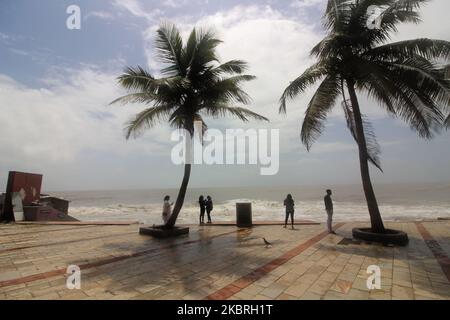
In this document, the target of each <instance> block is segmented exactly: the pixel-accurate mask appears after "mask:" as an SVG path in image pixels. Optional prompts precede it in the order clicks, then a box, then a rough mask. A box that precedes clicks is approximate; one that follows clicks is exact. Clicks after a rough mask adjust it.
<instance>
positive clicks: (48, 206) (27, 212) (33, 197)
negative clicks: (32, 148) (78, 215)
mask: <svg viewBox="0 0 450 320" xmlns="http://www.w3.org/2000/svg"><path fill="white" fill-rule="evenodd" d="M41 186H42V175H41V174H35V173H25V172H18V171H10V172H9V176H8V183H7V186H6V193H5V198H4V205H3V210H2V212H0V214H1V215H0V220H2V221H14V211H13V205H12V195H13V194H14V193H19V194H20V195H21V198H22V205H23V212H24V217H25V220H29V221H61V220H64V221H67V220H69V221H71V220H76V219H74V218H72V217H70V216H69V215H68V214H67V213H68V207H69V201H67V200H64V199H59V198H56V197H50V196H44V197H41Z"/></svg>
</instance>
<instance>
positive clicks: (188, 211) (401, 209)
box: [70, 199, 450, 224]
mask: <svg viewBox="0 0 450 320" xmlns="http://www.w3.org/2000/svg"><path fill="white" fill-rule="evenodd" d="M238 202H251V203H252V216H253V220H254V221H263V220H264V221H267V220H270V221H273V220H279V221H282V220H283V219H284V207H283V205H282V203H280V202H278V201H266V200H252V199H233V200H229V201H225V202H223V203H218V204H214V210H213V212H212V214H211V215H212V219H213V220H216V221H234V220H235V219H236V203H238ZM380 211H381V213H382V217H383V218H384V219H385V220H386V221H401V220H423V219H436V218H438V217H447V218H448V217H450V208H449V207H448V206H445V205H420V206H417V205H414V206H408V205H385V206H383V205H381V206H380ZM161 212H162V205H161V204H136V205H129V204H126V205H124V204H114V205H107V206H90V207H87V206H84V207H83V206H80V207H72V208H71V209H70V214H71V215H72V216H74V217H75V218H78V219H79V220H86V221H88V220H91V221H99V220H132V221H139V222H141V223H145V224H153V223H161ZM198 214H199V208H198V205H197V204H196V203H186V204H185V205H184V206H183V209H182V212H181V213H180V215H179V218H178V222H179V223H197V222H198ZM295 217H296V219H299V220H311V221H316V222H323V221H325V219H326V214H325V211H324V208H323V201H298V202H296V208H295ZM334 218H335V220H338V221H368V220H369V215H368V212H367V207H366V205H365V204H364V203H354V202H336V201H335V202H334Z"/></svg>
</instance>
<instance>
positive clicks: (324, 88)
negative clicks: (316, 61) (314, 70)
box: [301, 74, 341, 151]
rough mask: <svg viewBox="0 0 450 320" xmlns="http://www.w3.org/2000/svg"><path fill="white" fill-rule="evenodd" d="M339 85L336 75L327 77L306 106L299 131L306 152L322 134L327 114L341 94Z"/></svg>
mask: <svg viewBox="0 0 450 320" xmlns="http://www.w3.org/2000/svg"><path fill="white" fill-rule="evenodd" d="M339 83H340V81H339V78H338V77H337V76H336V75H333V74H331V75H328V76H327V77H326V78H325V79H324V80H323V81H322V83H321V84H320V86H319V88H318V89H317V91H316V92H315V94H314V96H313V97H312V99H311V101H310V102H309V104H308V108H307V109H306V112H305V118H304V119H303V125H302V129H301V140H302V142H303V144H304V145H305V146H306V149H307V150H308V151H309V150H310V149H311V145H312V143H313V142H314V141H316V140H317V138H318V137H319V136H320V135H321V134H322V131H323V128H324V126H325V125H324V122H325V120H326V117H327V114H328V112H329V111H330V110H331V109H332V108H333V106H334V104H335V101H336V98H337V97H338V96H339V94H340V93H341V89H340V86H339Z"/></svg>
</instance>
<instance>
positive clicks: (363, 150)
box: [346, 80, 385, 233]
mask: <svg viewBox="0 0 450 320" xmlns="http://www.w3.org/2000/svg"><path fill="white" fill-rule="evenodd" d="M346 82H347V87H348V92H349V95H350V101H351V103H352V109H353V115H354V117H355V126H356V133H357V135H358V150H359V165H360V170H361V179H362V184H363V189H364V195H365V196H366V201H367V207H368V209H369V215H370V223H371V226H372V232H376V233H384V232H385V229H384V225H383V220H382V219H381V214H380V210H379V209H378V203H377V199H376V197H375V193H374V191H373V187H372V182H371V180H370V172H369V162H368V157H367V145H366V137H365V135H364V127H363V122H362V117H361V111H360V109H359V103H358V98H357V96H356V92H355V83H354V81H352V80H347V81H346Z"/></svg>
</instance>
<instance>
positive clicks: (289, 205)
mask: <svg viewBox="0 0 450 320" xmlns="http://www.w3.org/2000/svg"><path fill="white" fill-rule="evenodd" d="M284 206H285V207H286V217H285V219H284V228H286V226H287V222H288V219H289V216H291V225H292V229H294V211H295V210H294V206H295V204H294V199H292V195H291V194H288V195H287V196H286V199H284Z"/></svg>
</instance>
